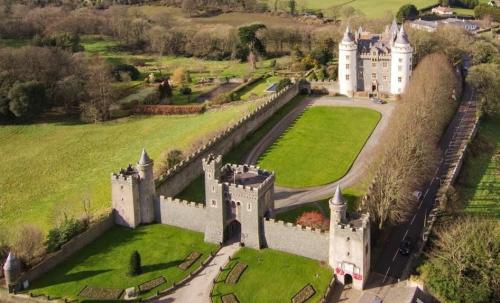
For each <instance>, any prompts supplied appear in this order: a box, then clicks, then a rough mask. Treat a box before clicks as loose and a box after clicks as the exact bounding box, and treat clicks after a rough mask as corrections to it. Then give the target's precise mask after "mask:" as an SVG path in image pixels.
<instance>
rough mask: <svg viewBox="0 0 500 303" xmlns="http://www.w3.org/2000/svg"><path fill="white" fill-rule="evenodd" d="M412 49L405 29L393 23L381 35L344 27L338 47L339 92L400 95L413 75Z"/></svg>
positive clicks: (345, 93)
mask: <svg viewBox="0 0 500 303" xmlns="http://www.w3.org/2000/svg"><path fill="white" fill-rule="evenodd" d="M412 56H413V48H412V47H411V45H410V43H409V41H408V37H407V35H406V32H405V30H404V27H403V26H401V27H400V28H399V27H398V25H397V23H396V21H393V23H392V25H391V26H390V27H389V26H387V27H386V30H385V31H384V33H382V34H380V35H376V34H371V33H369V32H364V31H363V29H362V28H359V29H358V30H357V31H356V32H355V33H352V32H351V30H350V28H349V27H347V28H346V31H345V33H344V37H343V38H342V41H341V42H340V44H339V68H338V79H339V92H340V93H341V94H343V95H347V96H352V95H354V94H355V93H357V92H365V93H367V94H368V95H371V96H378V95H379V94H380V93H383V94H387V95H389V94H391V95H398V94H402V93H403V92H404V90H405V88H406V86H407V85H408V82H409V80H410V76H411V72H412Z"/></svg>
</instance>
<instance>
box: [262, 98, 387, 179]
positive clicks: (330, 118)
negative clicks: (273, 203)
mask: <svg viewBox="0 0 500 303" xmlns="http://www.w3.org/2000/svg"><path fill="white" fill-rule="evenodd" d="M379 119H380V113H378V112H376V111H374V110H370V109H365V108H353V107H328V106H315V107H311V108H309V109H308V110H306V111H305V112H304V114H303V115H302V116H301V117H299V119H298V120H297V121H296V122H295V123H294V124H293V125H292V126H290V128H289V129H288V130H287V131H286V132H285V134H283V135H282V136H281V137H280V139H278V140H277V141H276V142H275V143H274V144H273V145H272V146H271V147H270V148H269V149H268V150H267V151H266V152H265V153H264V154H263V155H262V156H261V158H260V159H259V162H258V165H259V166H260V167H262V168H265V169H268V170H272V171H274V172H275V173H276V184H277V185H279V186H286V187H294V188H301V187H311V186H318V185H323V184H327V183H331V182H334V181H336V180H338V179H340V178H342V177H343V176H344V175H345V174H346V173H347V172H348V171H349V169H350V167H351V165H352V163H353V162H354V160H355V159H356V157H357V156H358V153H359V152H360V151H361V149H362V148H363V146H364V144H365V142H366V140H367V139H368V138H369V136H370V135H371V133H372V131H373V129H374V128H375V126H376V125H377V123H378V121H379Z"/></svg>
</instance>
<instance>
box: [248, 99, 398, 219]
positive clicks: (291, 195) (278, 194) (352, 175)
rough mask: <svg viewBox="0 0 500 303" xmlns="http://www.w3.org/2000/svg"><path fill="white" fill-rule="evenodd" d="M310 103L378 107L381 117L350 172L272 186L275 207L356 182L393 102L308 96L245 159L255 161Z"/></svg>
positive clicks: (314, 197)
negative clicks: (325, 180)
mask: <svg viewBox="0 0 500 303" xmlns="http://www.w3.org/2000/svg"><path fill="white" fill-rule="evenodd" d="M309 106H350V107H363V108H370V109H373V110H376V111H378V112H379V113H380V114H381V119H380V121H379V123H378V124H377V127H376V128H375V130H374V131H373V133H372V134H371V136H370V138H369V139H368V140H367V142H366V143H365V145H364V147H363V150H362V151H361V152H360V153H359V155H358V157H357V158H356V160H355V161H354V163H353V165H352V167H351V169H350V170H349V172H348V173H347V174H346V175H345V176H344V177H343V178H341V179H340V180H338V181H336V182H333V183H330V184H327V185H323V186H318V187H309V188H301V189H294V188H284V187H279V186H276V187H275V194H274V200H275V207H276V209H277V210H278V211H284V210H286V209H287V208H290V207H294V206H296V205H298V204H303V203H308V202H314V201H317V200H320V199H323V198H325V197H327V196H331V195H333V193H334V191H335V188H336V187H337V185H338V184H340V185H341V186H342V187H349V186H351V185H353V184H355V183H356V182H357V181H358V180H359V179H360V177H361V176H363V174H364V173H365V172H366V169H367V166H368V165H369V164H370V163H371V159H372V154H373V151H374V149H375V148H376V147H377V145H378V142H379V139H380V137H381V136H382V134H383V133H384V131H385V130H386V128H387V127H388V124H389V118H390V116H391V114H392V111H393V110H394V104H391V103H388V104H382V105H381V104H374V103H372V102H371V101H369V100H368V99H356V100H355V101H353V100H352V99H349V98H346V97H328V96H323V97H314V96H311V97H308V98H306V99H305V100H304V101H303V102H302V103H301V104H299V105H298V106H297V107H296V108H294V109H293V110H292V111H291V112H290V113H288V114H287V115H286V116H285V117H283V118H282V119H281V120H280V121H279V122H278V123H277V124H276V125H275V126H274V127H273V128H272V129H271V130H270V131H269V132H268V133H267V134H266V135H265V136H264V137H263V138H262V139H261V140H260V141H259V142H258V143H257V144H256V145H255V146H254V148H253V149H252V150H251V151H250V152H249V153H248V155H247V157H246V158H245V163H248V164H255V163H257V161H258V159H259V156H260V155H261V154H262V153H264V152H265V151H266V149H267V148H268V147H269V146H271V145H272V144H273V143H274V142H275V141H276V140H277V139H278V138H279V137H280V136H281V135H282V134H283V133H284V132H285V131H286V129H287V128H288V127H289V126H290V125H291V124H292V123H293V121H295V120H296V119H297V117H298V116H299V115H300V114H301V113H303V112H304V110H305V109H306V108H307V107H309Z"/></svg>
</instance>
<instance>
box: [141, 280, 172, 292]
mask: <svg viewBox="0 0 500 303" xmlns="http://www.w3.org/2000/svg"><path fill="white" fill-rule="evenodd" d="M165 282H167V279H165V278H164V277H158V278H156V279H153V280H149V281H146V282H144V283H142V284H140V285H139V291H140V292H141V293H142V292H148V291H150V290H151V289H153V288H156V287H158V286H160V285H162V284H163V283H165Z"/></svg>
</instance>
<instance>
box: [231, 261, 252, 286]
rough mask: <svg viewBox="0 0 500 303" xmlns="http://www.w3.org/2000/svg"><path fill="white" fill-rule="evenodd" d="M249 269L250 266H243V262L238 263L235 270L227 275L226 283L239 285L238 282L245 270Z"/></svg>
mask: <svg viewBox="0 0 500 303" xmlns="http://www.w3.org/2000/svg"><path fill="white" fill-rule="evenodd" d="M247 267H248V266H247V265H246V264H243V263H241V262H238V263H236V265H235V266H234V267H233V269H231V272H229V275H227V278H226V283H227V284H236V283H238V280H239V279H240V277H241V275H242V274H243V272H244V271H245V269H247Z"/></svg>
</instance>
